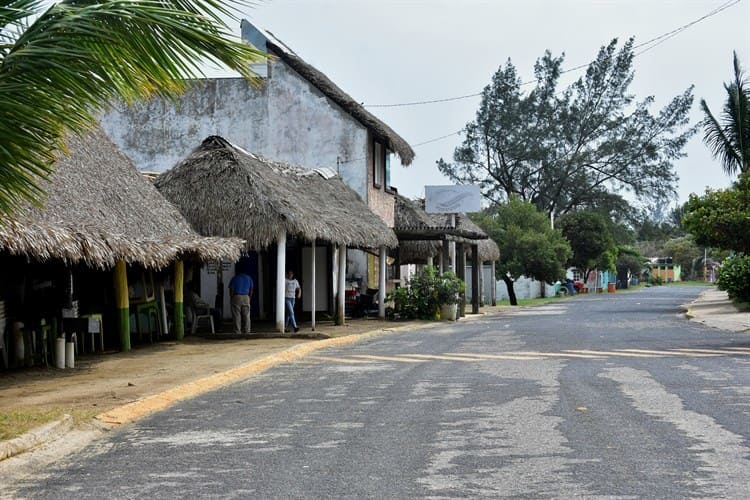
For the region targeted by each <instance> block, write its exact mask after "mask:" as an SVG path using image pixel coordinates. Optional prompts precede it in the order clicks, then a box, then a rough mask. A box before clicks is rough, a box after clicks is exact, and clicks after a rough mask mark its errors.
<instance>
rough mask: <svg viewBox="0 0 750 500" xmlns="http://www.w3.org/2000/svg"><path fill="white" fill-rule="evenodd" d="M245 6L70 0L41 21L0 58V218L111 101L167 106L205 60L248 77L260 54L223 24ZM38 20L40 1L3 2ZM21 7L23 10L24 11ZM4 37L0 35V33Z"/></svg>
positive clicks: (31, 194) (206, 1) (35, 193)
mask: <svg viewBox="0 0 750 500" xmlns="http://www.w3.org/2000/svg"><path fill="white" fill-rule="evenodd" d="M240 5H247V2H244V1H240V0H237V1H230V2H218V1H214V0H194V1H188V0H112V1H108V0H68V1H63V2H61V3H58V4H56V5H54V6H53V7H51V8H49V9H48V10H47V11H46V12H44V13H41V15H39V17H38V18H37V19H36V20H35V21H34V22H33V23H32V24H30V25H29V26H28V27H27V28H26V29H25V30H23V31H22V32H20V34H19V36H18V37H17V38H16V39H15V40H14V43H13V45H12V47H11V48H10V49H9V50H7V51H6V52H3V53H2V59H1V60H0V95H2V96H3V99H2V102H0V137H2V139H0V212H8V211H10V210H12V209H13V207H14V206H16V205H18V203H19V202H20V201H21V200H22V199H28V200H31V201H36V200H38V198H39V195H40V194H41V190H40V188H39V187H38V186H37V185H36V182H37V181H38V177H42V178H45V177H46V176H47V175H48V174H49V173H50V165H51V163H52V160H53V159H54V153H55V150H58V149H61V148H62V147H63V146H62V138H63V137H64V133H65V132H66V130H67V129H71V130H75V131H80V130H83V129H86V128H89V127H91V126H92V125H93V124H95V123H96V115H97V113H98V112H100V111H101V110H102V109H104V108H106V106H108V105H109V104H111V103H113V102H115V101H116V100H117V99H123V100H124V101H125V102H133V101H135V100H137V99H142V98H148V97H151V96H153V95H160V96H163V97H165V98H172V97H174V96H176V95H178V94H179V93H180V92H181V91H183V90H184V88H185V86H186V83H187V82H186V81H185V79H186V78H190V77H196V76H202V71H201V67H202V64H203V63H204V62H206V61H208V62H215V63H216V62H218V63H222V64H224V65H226V66H227V67H229V68H231V69H234V70H236V71H238V72H239V73H240V74H241V75H243V76H244V77H246V78H250V79H253V78H254V77H255V75H254V73H253V72H252V70H251V69H250V63H251V62H253V61H255V60H258V59H259V58H260V57H263V54H262V53H261V52H259V51H257V50H256V49H254V48H253V47H251V46H250V45H247V44H245V43H243V42H241V41H240V40H239V39H236V38H235V37H234V36H233V35H232V34H231V33H230V31H229V28H228V27H227V26H226V24H225V21H224V20H223V18H222V16H229V17H230V19H236V18H235V17H234V16H233V8H234V7H237V6H240ZM0 8H4V9H5V10H2V11H0V12H2V13H5V14H6V19H8V20H9V21H10V24H12V25H15V26H20V24H19V23H22V22H23V20H22V19H21V18H20V17H19V16H20V14H18V15H16V14H15V13H16V12H26V13H32V10H34V9H36V10H35V11H34V12H33V14H39V12H38V9H40V8H41V2H38V1H37V0H18V1H15V2H13V1H9V0H5V3H3V4H0ZM21 8H23V9H21ZM3 33H5V31H3Z"/></svg>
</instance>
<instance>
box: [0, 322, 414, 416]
mask: <svg viewBox="0 0 750 500" xmlns="http://www.w3.org/2000/svg"><path fill="white" fill-rule="evenodd" d="M399 325H402V323H394V322H388V321H379V320H372V319H367V320H353V321H349V322H348V324H347V325H344V326H334V325H333V324H325V323H324V324H319V325H318V326H317V328H316V331H315V332H312V331H311V330H310V328H309V327H308V328H306V329H301V330H300V332H299V333H298V334H296V335H295V336H294V337H291V336H289V337H281V336H276V335H273V334H272V333H271V332H267V333H265V334H259V335H258V336H253V337H250V338H228V337H229V336H224V335H221V334H217V335H215V336H210V334H208V335H206V336H188V337H186V338H185V339H184V340H183V341H181V342H176V341H162V342H157V343H154V344H147V345H143V346H138V347H136V348H134V349H133V350H132V351H131V352H128V353H119V352H114V353H105V354H96V355H92V354H88V355H82V356H79V357H78V359H76V367H75V368H72V369H71V368H66V369H56V368H44V367H35V368H28V369H21V370H11V371H6V372H0V411H2V410H7V409H19V408H43V409H51V408H64V409H71V410H73V409H86V408H88V409H96V410H101V411H102V412H103V411H106V410H107V409H109V408H113V407H115V406H120V405H123V404H126V403H129V402H131V401H135V400H137V399H140V398H143V397H145V396H149V395H151V394H156V393H159V392H161V391H163V390H166V389H169V388H172V387H174V386H177V385H180V384H184V383H186V382H191V381H193V380H196V379H200V378H202V377H206V376H209V375H212V374H215V373H220V372H223V371H226V370H228V369H231V368H234V367H237V366H241V365H243V364H245V363H249V362H251V361H253V360H256V359H259V358H262V357H265V356H268V355H270V354H273V353H275V352H280V351H283V350H286V349H289V348H290V347H292V346H294V345H296V344H300V343H304V342H315V341H316V339H320V338H330V337H339V336H344V335H356V334H360V333H364V332H368V331H372V330H382V329H384V328H385V329H387V328H393V327H395V326H399Z"/></svg>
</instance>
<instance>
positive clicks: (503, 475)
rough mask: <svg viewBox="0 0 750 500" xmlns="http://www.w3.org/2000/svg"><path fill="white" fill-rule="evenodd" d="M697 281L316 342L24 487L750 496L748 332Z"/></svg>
mask: <svg viewBox="0 0 750 500" xmlns="http://www.w3.org/2000/svg"><path fill="white" fill-rule="evenodd" d="M701 291H703V289H702V288H698V287H654V288H646V289H642V290H639V291H635V292H630V293H618V294H592V295H584V296H578V297H575V298H573V299H569V300H565V301H559V302H556V303H554V304H549V305H545V306H540V307H535V308H524V309H519V310H517V311H514V312H507V313H501V314H495V315H488V316H483V317H480V318H479V319H475V320H473V321H459V322H458V323H455V324H449V323H445V324H441V325H440V327H438V328H431V329H418V330H413V331H404V332H398V333H391V334H388V335H384V336H379V337H371V338H368V339H367V340H365V341H363V342H360V343H356V344H353V345H351V346H345V347H335V348H330V349H326V350H321V351H317V352H313V353H312V354H310V355H308V356H305V357H303V358H299V359H297V360H296V361H293V362H290V363H284V364H280V365H277V366H276V367H274V368H272V369H270V370H268V371H266V372H264V373H262V374H260V375H257V376H255V377H251V378H249V379H247V380H245V381H242V382H239V383H236V384H233V385H230V386H227V387H225V388H223V389H220V390H217V391H214V392H209V393H206V394H203V395H201V396H198V397H196V398H194V399H191V400H187V401H185V402H182V403H180V404H178V405H175V406H173V407H171V408H169V409H167V410H165V411H163V412H159V413H156V414H153V415H152V416H150V417H147V418H145V419H143V420H140V421H137V422H135V423H133V424H130V425H126V426H123V427H121V428H119V429H117V430H115V431H113V432H111V433H109V434H108V435H106V436H105V437H103V438H102V439H100V440H97V441H95V442H93V443H92V444H90V445H89V446H88V447H86V448H85V449H84V450H82V451H81V452H79V453H77V454H74V455H70V456H66V457H63V458H61V459H60V460H58V461H57V462H56V463H54V464H52V465H49V466H47V467H45V468H44V469H43V470H37V471H34V472H33V473H31V474H26V475H20V476H18V477H14V478H10V479H9V478H7V477H6V478H4V480H3V482H4V488H3V491H2V493H0V495H3V496H4V497H7V498H72V497H75V498H102V497H110V498H112V497H118V498H143V497H147V496H148V497H158V498H184V497H196V496H198V497H219V498H415V497H430V498H456V497H472V498H497V497H521V498H546V497H563V498H567V497H574V496H584V497H618V498H623V497H639V498H685V497H710V498H746V497H747V496H748V487H747V477H748V475H750V459H748V453H749V449H748V439H750V419H748V415H749V414H750V401H749V400H748V395H750V370H748V367H749V366H750V337H748V336H747V333H741V332H728V331H722V330H718V329H714V328H710V327H707V326H705V325H702V324H700V323H697V322H692V321H689V320H688V319H687V318H686V317H685V314H684V310H683V309H682V308H681V305H683V304H687V303H690V302H691V301H692V300H694V299H695V298H696V297H697V296H698V294H699V293H700V292H701Z"/></svg>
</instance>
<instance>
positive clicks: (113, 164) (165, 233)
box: [0, 128, 243, 268]
mask: <svg viewBox="0 0 750 500" xmlns="http://www.w3.org/2000/svg"><path fill="white" fill-rule="evenodd" d="M66 146H67V149H68V151H69V152H70V154H69V155H65V154H64V153H62V152H60V153H58V156H57V158H58V160H57V162H56V163H55V165H54V173H53V174H52V175H51V176H50V179H49V181H42V180H40V181H39V182H40V186H41V187H42V188H43V189H45V190H46V192H47V195H46V197H45V198H44V199H43V200H42V203H43V204H44V207H37V206H31V205H25V206H23V207H21V208H20V209H19V211H18V212H17V213H16V214H14V215H13V216H12V217H10V218H7V219H5V220H3V221H2V222H0V249H4V250H6V251H8V252H10V253H12V254H16V255H28V256H30V257H33V258H35V259H38V260H41V261H46V260H49V259H61V260H63V261H65V262H68V263H78V262H82V263H85V264H88V265H90V266H92V267H98V268H108V267H112V266H114V264H115V262H116V261H117V260H120V259H123V260H125V261H126V262H128V263H138V264H142V265H144V266H147V267H157V268H158V267H163V266H165V265H167V264H168V263H169V262H170V261H172V260H174V259H176V258H178V257H180V256H182V255H191V254H195V255H198V256H199V257H201V258H203V259H206V260H208V259H211V260H216V259H219V258H225V259H230V260H237V259H238V258H239V256H240V251H241V248H242V245H243V242H242V241H241V240H239V239H231V240H228V239H224V238H206V237H202V236H200V235H198V234H197V233H196V232H195V231H193V229H192V228H191V227H190V225H189V224H188V222H187V221H186V220H185V218H184V217H182V215H181V214H180V213H179V211H178V210H177V209H176V208H175V207H174V206H172V205H171V204H170V203H169V202H168V201H167V200H165V199H164V197H162V196H161V195H160V194H159V192H158V191H157V190H156V188H155V187H154V186H153V185H152V184H151V183H150V182H149V181H148V180H147V179H145V178H144V177H143V176H141V175H140V174H139V173H138V171H137V169H136V167H135V165H134V164H133V163H132V162H131V161H130V159H129V158H128V157H127V156H125V154H123V153H122V152H121V151H120V150H119V149H118V148H117V146H115V145H114V144H113V143H112V141H110V140H109V138H108V137H107V136H106V134H105V133H104V132H103V131H102V130H101V129H99V128H97V129H94V130H92V131H91V132H89V133H88V134H86V135H73V134H71V135H69V137H68V139H67V141H66Z"/></svg>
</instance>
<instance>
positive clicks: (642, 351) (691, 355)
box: [620, 349, 718, 358]
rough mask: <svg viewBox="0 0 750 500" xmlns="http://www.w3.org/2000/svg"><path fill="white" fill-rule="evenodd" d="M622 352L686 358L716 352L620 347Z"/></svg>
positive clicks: (704, 355) (706, 356)
mask: <svg viewBox="0 0 750 500" xmlns="http://www.w3.org/2000/svg"><path fill="white" fill-rule="evenodd" d="M620 350H621V351H624V352H635V353H640V354H660V355H662V356H675V355H677V356H686V357H688V358H713V357H716V356H718V354H705V353H698V352H674V351H649V350H646V349H620Z"/></svg>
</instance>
